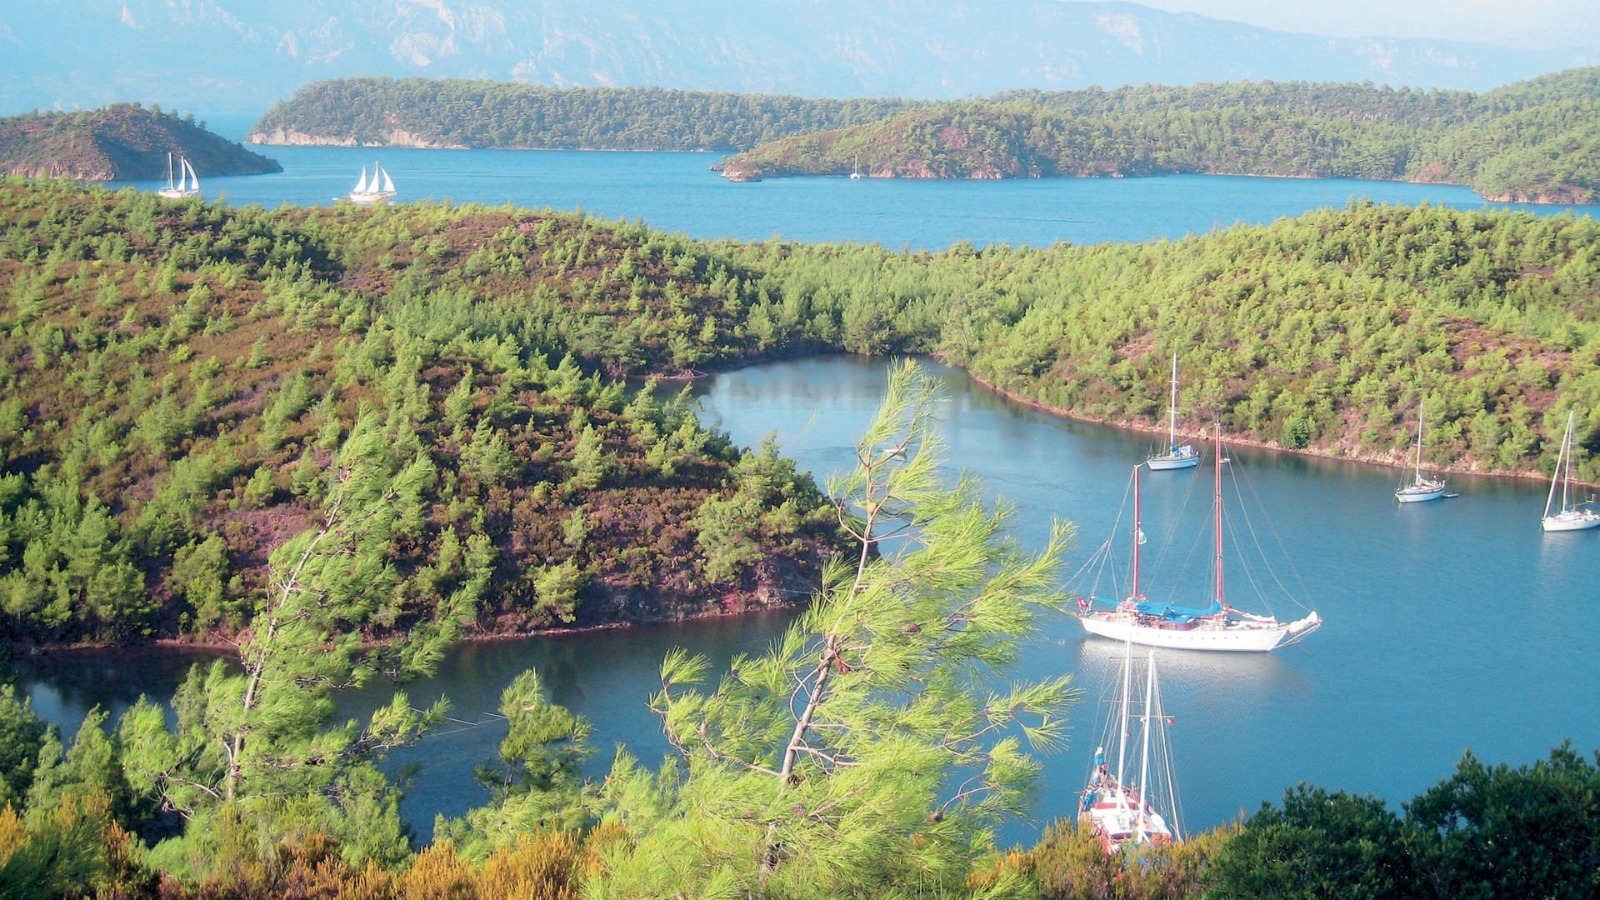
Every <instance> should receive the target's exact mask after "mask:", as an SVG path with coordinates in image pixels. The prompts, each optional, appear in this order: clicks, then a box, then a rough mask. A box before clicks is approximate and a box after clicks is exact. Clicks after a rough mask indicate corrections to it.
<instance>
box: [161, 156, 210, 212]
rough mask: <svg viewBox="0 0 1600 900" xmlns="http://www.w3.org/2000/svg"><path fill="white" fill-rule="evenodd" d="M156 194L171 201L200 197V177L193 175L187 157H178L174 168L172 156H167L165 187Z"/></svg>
mask: <svg viewBox="0 0 1600 900" xmlns="http://www.w3.org/2000/svg"><path fill="white" fill-rule="evenodd" d="M156 193H157V194H160V195H161V196H163V197H166V198H168V199H172V200H178V199H181V198H183V197H198V196H200V176H199V175H197V174H195V171H194V166H191V165H189V158H188V157H186V156H180V157H178V163H177V166H176V167H174V166H173V162H172V154H171V153H168V154H167V186H166V187H164V188H162V189H161V190H159V191H156Z"/></svg>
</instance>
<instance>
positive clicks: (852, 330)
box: [0, 182, 1600, 641]
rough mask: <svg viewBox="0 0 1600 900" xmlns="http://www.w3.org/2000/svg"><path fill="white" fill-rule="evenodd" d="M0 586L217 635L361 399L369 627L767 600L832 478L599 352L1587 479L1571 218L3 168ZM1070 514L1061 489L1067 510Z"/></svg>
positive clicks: (79, 613)
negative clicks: (773, 369) (395, 587)
mask: <svg viewBox="0 0 1600 900" xmlns="http://www.w3.org/2000/svg"><path fill="white" fill-rule="evenodd" d="M3 213H4V220H3V221H4V225H3V232H0V286H3V289H4V295H5V297H6V304H5V306H4V309H3V318H0V325H3V330H0V335H3V341H4V343H5V344H6V355H5V358H6V359H8V360H9V361H10V364H9V367H8V369H7V370H6V372H5V373H4V381H3V384H0V386H3V388H4V390H3V392H0V454H3V455H0V460H3V464H4V469H3V475H0V516H3V518H0V601H3V604H4V605H3V607H0V612H3V614H4V617H5V618H4V627H5V629H6V632H7V633H8V634H9V635H11V636H13V637H19V638H28V639H31V640H45V641H57V640H80V639H104V640H127V639H131V638H137V637H140V636H145V635H163V634H166V635H203V634H209V633H219V632H220V633H224V634H226V633H228V631H229V630H230V629H231V628H234V627H237V626H238V624H239V623H240V621H241V611H242V609H243V608H244V606H246V605H247V604H248V602H249V598H250V597H251V596H253V595H254V594H256V593H257V592H259V591H260V590H261V588H262V586H263V578H264V571H265V564H266V561H267V556H268V553H269V551H270V550H271V549H272V548H273V547H274V546H277V545H278V544H280V543H281V542H283V541H284V540H286V539H287V538H288V537H289V536H291V535H293V534H295V533H296V532H298V531H300V530H302V529H304V528H306V527H308V526H309V525H310V524H311V523H312V522H313V521H314V518H315V513H316V510H317V509H318V505H319V503H321V502H322V501H323V498H324V497H325V496H326V492H327V491H328V490H329V489H330V486H329V481H328V479H329V478H330V470H329V461H330V459H331V454H332V453H333V452H334V450H335V449H336V448H337V447H338V446H340V443H341V442H342V441H344V440H346V439H348V437H349V436H350V435H351V433H352V429H353V428H354V427H355V424H356V423H357V422H362V421H367V420H372V421H373V422H375V423H378V424H381V427H382V430H383V433H384V434H385V435H386V436H387V442H386V443H387V445H388V446H389V447H390V449H391V452H392V453H393V454H394V456H393V459H392V460H391V461H390V464H391V465H392V466H395V467H398V468H405V467H408V466H415V467H417V468H416V471H415V472H414V473H413V474H414V475H415V476H416V477H417V478H418V479H419V480H418V481H417V487H415V488H414V491H415V496H414V498H413V500H412V501H411V502H412V504H413V506H414V509H415V512H414V513H413V514H411V516H410V518H408V519H407V522H408V527H407V530H405V531H404V532H403V533H402V535H400V536H397V537H396V538H395V539H394V541H393V545H392V547H391V549H390V552H389V558H390V560H391V562H392V563H393V565H394V566H395V571H396V574H397V576H398V577H400V578H401V581H402V583H403V584H404V585H405V587H404V589H403V590H400V591H398V592H396V594H395V595H394V600H393V604H394V605H393V606H392V608H388V609H386V610H385V611H384V613H383V615H382V616H380V617H379V618H378V619H376V620H374V624H371V625H370V626H369V627H370V628H371V630H372V631H373V634H374V635H375V636H376V635H379V634H381V633H383V632H385V631H388V630H391V629H394V628H404V627H405V623H406V622H408V621H412V620H414V619H416V618H418V617H422V618H426V617H428V616H430V615H433V613H434V611H435V610H437V609H440V608H442V604H443V605H447V604H444V601H445V600H447V599H448V598H450V597H452V596H455V592H457V591H460V590H468V593H467V594H464V595H461V596H462V598H463V599H465V598H468V597H471V598H480V597H481V598H482V599H481V601H480V600H477V599H474V600H473V602H472V603H468V604H466V605H465V607H452V608H455V609H458V611H459V609H461V608H465V609H468V610H469V612H467V613H463V618H462V627H464V628H466V629H468V630H477V631H483V632H496V631H504V630H523V629H527V628H540V627H552V626H563V625H567V624H578V625H595V624H602V623H606V622H618V621H634V620H639V619H652V618H664V617H674V616H679V615H693V614H701V613H705V612H709V611H715V610H726V609H733V610H737V609H743V608H745V607H746V606H748V605H750V604H757V605H764V604H770V603H774V602H778V598H779V597H781V596H789V595H786V594H784V591H786V590H800V591H801V594H800V596H803V594H804V589H803V588H797V587H796V586H797V585H804V584H806V583H807V582H808V581H814V579H815V577H816V575H815V573H816V572H817V568H816V567H817V562H818V560H819V558H820V554H821V553H822V551H823V547H824V545H825V544H826V532H827V528H826V522H827V521H831V514H827V515H825V514H823V513H824V512H825V510H826V504H825V503H824V501H823V499H822V498H821V496H820V495H819V494H818V493H817V492H816V490H815V488H814V487H813V486H812V485H810V483H809V481H808V480H807V479H805V478H796V477H795V475H794V473H793V472H792V471H791V470H790V468H789V467H788V464H787V463H784V462H783V461H782V460H780V459H778V458H777V457H776V455H775V454H774V453H772V452H771V451H770V450H767V451H763V452H759V453H747V454H745V455H744V457H743V460H742V461H741V456H740V454H739V452H738V451H736V450H735V449H734V448H731V447H729V446H727V445H726V444H725V443H724V442H723V441H721V440H720V439H718V438H717V437H715V436H713V435H709V434H707V433H705V432H704V431H702V430H701V429H700V428H699V426H698V425H697V424H696V422H695V421H694V419H693V416H692V413H691V412H690V411H689V410H688V409H685V408H683V407H681V406H677V405H673V404H666V405H664V406H663V405H661V404H658V403H656V402H654V401H652V400H650V399H649V396H648V395H640V396H638V397H637V398H633V399H630V398H629V394H628V393H627V392H626V391H624V389H623V387H622V386H621V384H620V383H618V382H616V381H614V380H613V379H616V378H619V377H624V376H626V377H639V376H645V375H648V374H651V373H658V374H661V373H665V374H672V375H681V374H692V373H694V372H697V371H703V370H705V369H707V368H711V367H717V366H728V365H733V364H737V363H738V362H740V361H744V360H749V359H753V358H759V357H762V356H771V355H790V354H795V353H803V352H818V351H825V350H830V349H838V350H846V351H849V352H857V353H870V354H888V353H932V354H937V355H940V356H942V357H943V358H945V359H946V360H948V361H950V362H952V363H954V364H956V365H959V366H962V367H965V368H968V369H970V370H971V371H972V372H974V373H975V374H976V375H978V376H979V377H981V378H983V379H984V380H986V381H987V382H989V383H990V384H993V385H995V386H996V387H998V388H1000V389H1002V390H1005V391H1007V392H1010V393H1012V394H1015V395H1016V396H1019V397H1022V398H1025V399H1028V400H1031V401H1034V402H1038V403H1041V404H1044V405H1046V406H1049V407H1051V408H1054V409H1058V410H1061V411H1062V412H1064V413H1067V414H1069V415H1074V416H1079V417H1083V418H1087V419H1093V420H1099V421H1106V422H1111V423H1115V424H1120V425H1131V426H1143V427H1151V426H1155V425H1157V424H1158V423H1159V421H1160V419H1161V406H1162V398H1163V397H1165V394H1166V392H1165V380H1166V378H1167V366H1168V360H1169V358H1170V355H1171V354H1172V353H1177V354H1179V356H1180V358H1181V361H1182V366H1183V371H1184V373H1185V382H1186V388H1185V390H1184V392H1183V405H1182V407H1181V408H1180V410H1179V418H1180V427H1181V428H1184V429H1188V430H1192V431H1196V432H1198V431H1200V430H1202V429H1203V428H1204V427H1205V426H1206V425H1208V424H1209V423H1211V422H1213V421H1220V422H1221V423H1222V424H1223V426H1224V428H1226V429H1227V431H1228V433H1229V434H1230V435H1231V436H1233V437H1235V438H1237V439H1240V440H1255V441H1258V442H1261V443H1263V444H1267V445H1269V446H1278V447H1284V448H1288V449H1295V450H1304V451H1309V452H1314V453H1322V454H1329V455H1336V456H1345V457H1350V458H1357V459H1369V460H1378V461H1387V462H1398V461H1399V460H1400V459H1402V457H1403V456H1404V453H1405V450H1406V448H1407V446H1408V445H1409V440H1410V435H1411V434H1412V433H1413V432H1414V431H1415V419H1414V415H1415V413H1414V410H1416V409H1417V407H1418V405H1419V403H1422V401H1425V403H1422V405H1423V406H1424V407H1425V409H1426V411H1427V417H1428V421H1427V428H1428V434H1429V437H1430V440H1429V442H1428V453H1429V456H1430V459H1429V460H1428V462H1429V463H1430V465H1433V466H1438V467H1441V468H1449V469H1455V470H1468V471H1477V472H1489V473H1511V474H1529V475H1535V474H1540V473H1544V472H1548V471H1549V470H1550V468H1551V467H1552V465H1553V463H1554V456H1555V451H1556V448H1557V443H1558V441H1557V440H1556V438H1557V437H1558V436H1559V434H1560V433H1561V426H1562V423H1563V422H1564V420H1565V418H1566V414H1567V411H1568V409H1570V408H1575V409H1576V410H1577V412H1578V417H1579V423H1580V428H1579V444H1580V446H1581V447H1582V448H1583V452H1582V453H1580V456H1579V459H1578V466H1577V472H1578V474H1579V476H1580V477H1581V478H1583V479H1584V480H1586V481H1589V482H1595V481H1600V453H1596V451H1600V315H1597V313H1600V253H1597V251H1596V248H1597V247H1600V226H1597V225H1596V223H1595V222H1594V220H1592V219H1589V218H1572V217H1565V216H1554V217H1537V216H1533V215H1531V214H1523V213H1494V212H1460V211H1455V210H1450V209H1445V208H1436V207H1421V208H1402V207H1389V206H1380V205H1373V204H1358V205H1355V206H1352V207H1351V208H1349V209H1346V210H1339V211H1324V212H1319V213H1314V214H1310V215H1307V216H1302V217H1300V218H1298V219H1293V220H1286V221H1283V222H1279V223H1277V224H1275V225H1272V226H1267V227H1236V228H1232V229H1228V230H1224V231H1220V232H1216V233H1213V234H1210V235H1205V236H1200V237H1191V238H1187V239H1184V240H1182V241H1177V242H1162V243H1156V244H1150V245H1137V246H1136V245H1105V246H1098V247H1082V248H1079V247H1070V246H1058V247H1053V248H1047V249H1026V248H1008V247H996V248H990V249H985V250H981V251H979V250H975V249H973V248H970V247H956V248H953V249H951V250H950V251H947V252H943V253H937V254H926V253H919V254H910V255H907V254H899V253H892V252H889V251H887V250H885V249H883V248H881V247H878V246H875V245H868V246H855V245H816V246H808V245H796V244H787V243H776V242H766V243H751V244H739V243H726V244H717V245H705V244H699V243H696V242H693V241H690V240H688V239H686V238H683V237H681V236H675V235H668V234H663V233H659V232H654V231H651V230H649V229H647V228H645V227H643V226H640V225H634V224H627V223H620V224H607V223H600V222H595V221H588V220H582V219H577V218H573V217H568V216H557V215H550V214H538V215H536V214H530V213H524V212H519V211H516V210H512V209H506V208H496V209H485V208H480V207H445V206H432V205H415V206H411V205H407V206H397V207H393V208H389V209H382V210H377V211H374V212H370V213H367V212H360V211H357V210H354V209H350V208H336V209H331V210H330V209H300V210H290V209H285V210H279V211H274V212H265V211H261V210H256V209H246V210H227V209H223V208H219V207H215V206H206V205H200V204H192V203H191V204H170V203H165V202H163V201H160V200H158V199H157V198H155V197H153V196H150V195H148V194H137V193H131V192H124V193H117V194H106V193H102V192H96V191H91V190H84V189H78V188H72V187H68V186H65V185H60V184H57V185H53V186H45V185H24V184H20V183H15V182H13V183H10V184H7V185H6V186H5V193H4V207H3ZM1065 512H1067V513H1068V514H1070V511H1065Z"/></svg>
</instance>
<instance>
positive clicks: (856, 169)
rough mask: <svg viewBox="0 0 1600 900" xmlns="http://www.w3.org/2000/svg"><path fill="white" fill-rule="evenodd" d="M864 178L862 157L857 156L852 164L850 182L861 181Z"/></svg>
mask: <svg viewBox="0 0 1600 900" xmlns="http://www.w3.org/2000/svg"><path fill="white" fill-rule="evenodd" d="M862 177H863V176H862V174H861V157H859V156H857V157H856V158H855V161H854V162H852V163H851V164H850V180H851V181H860V180H861V178H862Z"/></svg>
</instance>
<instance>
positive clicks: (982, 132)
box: [722, 69, 1600, 203]
mask: <svg viewBox="0 0 1600 900" xmlns="http://www.w3.org/2000/svg"><path fill="white" fill-rule="evenodd" d="M856 166H859V167H860V169H861V170H862V171H863V173H864V174H868V175H870V176H873V177H894V178H1040V177H1062V176H1065V177H1095V176H1141V175H1162V174H1176V173H1208V174H1245V175H1274V176H1287V177H1315V178H1368V179H1380V180H1403V181H1430V182H1448V183H1455V184H1465V185H1470V186H1471V187H1473V188H1474V189H1476V190H1478V191H1479V192H1480V193H1482V194H1484V195H1485V196H1486V197H1489V198H1491V199H1496V200H1511V201H1527V202H1548V203H1593V202H1596V201H1597V200H1600V69H1577V70H1572V71H1569V72H1563V73H1558V74H1556V75H1550V76H1545V77H1543V78H1538V79H1534V80H1531V81H1526V82H1521V83H1518V84H1514V85H1511V86H1509V87H1505V88H1501V89H1498V90H1494V91H1489V92H1487V93H1484V94H1477V95H1474V94H1469V93H1466V92H1455V91H1452V92H1439V91H1415V90H1409V89H1398V90H1397V89H1393V88H1387V87H1384V88H1380V87H1374V86H1372V85H1370V84H1366V85H1354V84H1344V85H1340V84H1306V83H1287V84H1279V83H1273V82H1262V83H1255V82H1241V83H1235V84H1221V85H1196V86H1194V87H1188V88H1173V87H1161V86H1143V87H1130V88H1119V89H1117V90H1114V91H1100V90H1086V91H1069V92H1060V93H1042V92H1018V93H1011V94H1005V95H1001V96H998V97H996V98H994V99H992V100H989V101H971V102H961V103H948V104H940V105H937V106H923V107H919V108H916V109H912V110H907V111H904V112H901V113H899V114H898V115H895V116H892V117H890V118H888V119H886V120H883V121H880V122H875V123H871V124H868V125H862V126H857V127H854V128H847V129H838V130H833V131H827V132H821V133H815V134H808V135H803V136H796V137H792V138H787V139H784V140H781V141H777V142H775V143H772V144H769V145H764V146H762V147H758V148H756V149H754V150H751V151H748V152H746V153H742V154H739V155H736V156H733V157H730V158H728V159H727V160H725V161H724V162H723V164H722V167H723V174H724V175H725V176H726V177H728V178H730V179H732V180H751V179H755V178H761V177H766V176H773V175H829V174H832V175H838V174H844V173H847V172H850V171H852V168H853V167H856Z"/></svg>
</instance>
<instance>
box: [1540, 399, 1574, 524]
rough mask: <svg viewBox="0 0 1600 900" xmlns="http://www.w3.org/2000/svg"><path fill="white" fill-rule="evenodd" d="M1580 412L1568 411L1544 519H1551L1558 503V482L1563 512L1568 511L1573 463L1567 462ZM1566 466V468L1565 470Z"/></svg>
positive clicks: (1545, 503) (1546, 500)
mask: <svg viewBox="0 0 1600 900" xmlns="http://www.w3.org/2000/svg"><path fill="white" fill-rule="evenodd" d="M1577 415H1578V411H1577V410H1575V409H1569V410H1567V431H1566V433H1565V434H1563V435H1562V436H1561V449H1560V450H1558V451H1556V471H1555V475H1554V476H1552V477H1551V479H1550V496H1548V497H1546V498H1545V501H1544V517H1545V518H1547V519H1548V518H1550V507H1551V506H1552V505H1553V504H1554V503H1555V501H1556V482H1558V481H1559V482H1561V510H1562V511H1563V512H1565V511H1566V509H1567V482H1568V481H1570V480H1571V477H1572V468H1571V463H1568V462H1567V448H1568V447H1569V446H1570V445H1571V443H1572V423H1573V422H1574V421H1575V420H1576V418H1577ZM1563 466H1565V468H1563Z"/></svg>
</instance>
